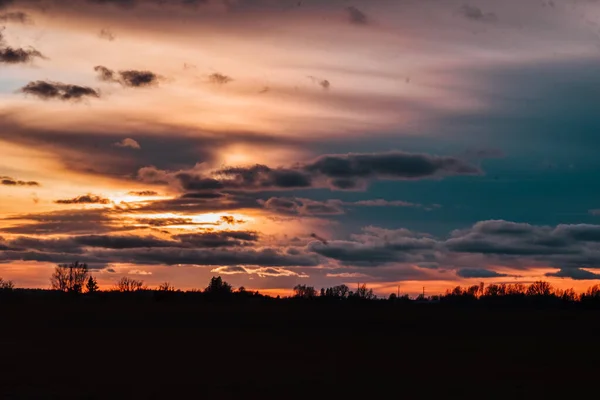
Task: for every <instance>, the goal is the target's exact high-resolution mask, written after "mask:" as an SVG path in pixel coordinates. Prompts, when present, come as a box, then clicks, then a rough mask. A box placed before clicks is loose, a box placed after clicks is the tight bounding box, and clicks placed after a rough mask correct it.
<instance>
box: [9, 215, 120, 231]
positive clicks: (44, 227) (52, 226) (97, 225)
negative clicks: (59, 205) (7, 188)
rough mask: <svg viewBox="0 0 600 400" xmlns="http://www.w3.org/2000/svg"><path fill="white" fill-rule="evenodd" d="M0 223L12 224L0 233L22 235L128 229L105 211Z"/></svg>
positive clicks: (15, 218) (23, 217) (24, 217)
mask: <svg viewBox="0 0 600 400" xmlns="http://www.w3.org/2000/svg"><path fill="white" fill-rule="evenodd" d="M0 221H2V222H10V223H11V224H13V226H9V227H4V228H1V229H0V231H2V232H6V233H12V234H24V235H51V234H71V235H76V234H94V233H104V232H117V231H120V230H127V229H129V228H128V227H125V226H123V225H122V224H119V223H118V221H117V220H116V219H115V215H114V213H112V212H111V211H110V210H106V209H95V210H64V211H53V212H46V213H37V214H21V215H16V216H12V217H6V218H3V219H1V220H0ZM17 221H18V223H17Z"/></svg>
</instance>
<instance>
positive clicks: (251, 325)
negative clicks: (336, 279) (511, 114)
mask: <svg viewBox="0 0 600 400" xmlns="http://www.w3.org/2000/svg"><path fill="white" fill-rule="evenodd" d="M0 315H1V322H0V323H1V331H0V332H1V333H0V365H1V372H0V398H2V399H50V398H55V399H113V398H125V399H174V398H199V399H201V398H208V399H229V398H248V399H264V398H278V399H288V398H306V399H308V398H314V399H320V398H336V399H343V398H365V399H378V398H409V399H412V398H435V399H440V398H479V399H491V398H546V397H550V396H552V398H558V397H557V396H560V397H563V398H567V399H572V398H595V397H597V390H598V389H597V385H596V384H595V383H596V382H597V381H598V379H599V377H600V375H599V372H600V359H599V357H598V356H599V355H600V311H598V310H591V309H588V310H586V309H574V308H573V309H564V308H562V309H558V308H555V309H547V308H546V309H535V308H528V309H519V308H516V309H499V308H494V309H490V308H484V307H471V308H464V307H458V306H448V305H440V304H429V305H414V304H413V305H387V304H386V305H382V304H367V303H366V304H317V303H310V302H293V301H279V302H264V303H263V302H260V303H241V304H240V303H236V304H222V303H207V302H204V303H194V304H187V303H183V304H182V303H175V302H157V301H146V300H144V301H134V300H132V301H92V300H90V299H87V300H85V301H76V302H72V301H55V300H53V301H49V300H47V299H42V298H40V299H35V300H29V301H20V302H8V303H7V302H0ZM590 390H591V391H590Z"/></svg>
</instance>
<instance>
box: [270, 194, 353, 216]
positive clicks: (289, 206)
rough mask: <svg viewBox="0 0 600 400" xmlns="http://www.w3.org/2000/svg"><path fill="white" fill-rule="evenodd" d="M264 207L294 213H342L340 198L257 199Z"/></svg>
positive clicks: (306, 214)
mask: <svg viewBox="0 0 600 400" xmlns="http://www.w3.org/2000/svg"><path fill="white" fill-rule="evenodd" d="M259 203H261V204H262V205H263V206H264V207H265V208H266V209H269V210H273V211H276V212H279V213H283V214H294V215H304V216H309V215H340V214H343V213H344V210H343V208H342V204H343V203H342V202H341V201H340V200H327V201H316V200H311V199H304V198H284V197H271V198H269V199H268V200H266V201H259Z"/></svg>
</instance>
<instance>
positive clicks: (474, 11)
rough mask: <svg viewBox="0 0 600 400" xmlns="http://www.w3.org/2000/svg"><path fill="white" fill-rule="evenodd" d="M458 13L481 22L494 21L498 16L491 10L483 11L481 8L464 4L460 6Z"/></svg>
mask: <svg viewBox="0 0 600 400" xmlns="http://www.w3.org/2000/svg"><path fill="white" fill-rule="evenodd" d="M460 13H461V15H463V16H464V17H465V18H467V19H471V20H474V21H481V22H496V21H497V20H498V17H497V16H496V14H494V13H491V12H484V11H482V10H481V8H479V7H476V6H472V5H469V4H465V5H463V6H462V7H461V8H460Z"/></svg>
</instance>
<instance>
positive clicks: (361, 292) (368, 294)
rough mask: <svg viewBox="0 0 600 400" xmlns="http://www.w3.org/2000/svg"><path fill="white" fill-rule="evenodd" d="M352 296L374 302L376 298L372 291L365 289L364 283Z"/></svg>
mask: <svg viewBox="0 0 600 400" xmlns="http://www.w3.org/2000/svg"><path fill="white" fill-rule="evenodd" d="M354 296H355V297H358V298H359V299H365V300H375V299H376V298H377V296H376V295H375V293H373V289H367V285H366V284H365V283H363V284H362V285H359V286H358V288H357V289H356V293H354Z"/></svg>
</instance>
